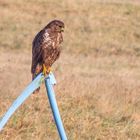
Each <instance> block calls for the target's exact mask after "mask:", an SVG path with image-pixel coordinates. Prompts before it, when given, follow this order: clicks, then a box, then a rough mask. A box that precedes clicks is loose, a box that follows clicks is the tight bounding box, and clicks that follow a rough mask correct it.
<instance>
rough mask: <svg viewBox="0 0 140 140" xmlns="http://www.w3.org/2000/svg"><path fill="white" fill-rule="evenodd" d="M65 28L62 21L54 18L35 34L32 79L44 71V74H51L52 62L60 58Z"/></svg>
mask: <svg viewBox="0 0 140 140" xmlns="http://www.w3.org/2000/svg"><path fill="white" fill-rule="evenodd" d="M63 29H64V23H63V22H62V21H60V20H53V21H51V22H49V23H48V24H47V26H45V27H44V28H43V29H42V30H41V31H40V32H39V33H37V35H36V36H35V38H34V40H33V43H32V66H31V73H32V80H33V79H34V78H35V77H36V76H37V75H38V74H39V73H41V72H42V71H43V74H44V75H47V74H49V72H50V68H51V66H52V64H53V63H54V62H55V61H56V60H57V59H58V58H59V55H60V52H61V48H60V44H61V43H62V42H63V36H62V32H63Z"/></svg>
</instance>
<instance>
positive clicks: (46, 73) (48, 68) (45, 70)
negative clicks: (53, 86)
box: [43, 64, 52, 76]
mask: <svg viewBox="0 0 140 140" xmlns="http://www.w3.org/2000/svg"><path fill="white" fill-rule="evenodd" d="M51 70H52V69H51V67H47V68H46V66H45V65H44V64H43V74H44V76H46V75H48V74H49V73H50V72H51Z"/></svg>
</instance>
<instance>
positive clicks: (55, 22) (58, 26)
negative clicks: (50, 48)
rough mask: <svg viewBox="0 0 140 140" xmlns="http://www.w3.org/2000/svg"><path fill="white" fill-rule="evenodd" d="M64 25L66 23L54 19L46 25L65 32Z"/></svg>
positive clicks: (55, 30)
mask: <svg viewBox="0 0 140 140" xmlns="http://www.w3.org/2000/svg"><path fill="white" fill-rule="evenodd" d="M64 27H65V25H64V23H63V22H62V21H60V20H53V21H51V22H49V23H48V24H47V26H46V28H50V29H51V30H52V31H53V32H64Z"/></svg>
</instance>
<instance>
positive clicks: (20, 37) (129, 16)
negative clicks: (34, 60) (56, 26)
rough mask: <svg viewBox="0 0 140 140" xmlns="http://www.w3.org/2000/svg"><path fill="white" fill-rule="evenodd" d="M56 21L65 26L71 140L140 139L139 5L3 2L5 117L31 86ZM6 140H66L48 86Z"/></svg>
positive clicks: (0, 97) (62, 88) (63, 97)
mask: <svg viewBox="0 0 140 140" xmlns="http://www.w3.org/2000/svg"><path fill="white" fill-rule="evenodd" d="M52 19H60V20H63V21H64V23H65V26H66V28H65V32H64V43H63V50H62V55H61V57H60V59H59V60H58V61H57V62H56V63H55V64H54V67H53V69H54V73H55V75H56V78H57V81H58V84H57V86H56V87H55V91H56V94H57V100H58V105H59V107H60V113H61V116H62V119H63V122H64V126H65V128H66V132H67V135H68V139H69V140H114V139H115V140H128V139H129V140H139V139H140V99H139V93H140V73H139V70H140V63H139V62H140V2H139V0H133V1H132V0H117V1H116V0H104V1H102V0H85V1H82V0H76V1H75V0H71V1H66V0H57V1H56V0H51V1H48V0H30V1H28V0H10V1H9V0H0V116H2V115H3V114H4V113H5V111H6V110H7V109H8V107H9V106H10V105H11V103H12V102H13V101H14V99H15V98H16V97H17V96H18V95H19V94H20V92H21V91H22V90H23V89H24V88H25V86H26V85H27V83H29V82H30V81H31V74H30V65H31V44H32V40H33V38H34V36H35V34H36V33H37V32H38V31H39V30H41V29H42V28H43V27H44V26H45V25H46V24H47V23H48V22H49V21H50V20H52ZM0 139H2V140H16V139H18V140H24V139H26V140H32V139H36V140H46V139H47V140H57V139H59V138H58V134H57V130H56V128H55V124H54V122H53V121H52V115H51V110H50V108H49V104H48V101H47V97H46V96H45V88H44V86H43V85H42V88H41V91H40V94H38V95H33V96H31V97H30V98H29V99H28V100H27V101H26V102H25V103H24V104H23V105H22V106H21V108H20V109H19V110H18V111H17V112H16V113H15V114H14V116H13V117H12V118H11V119H10V121H9V122H8V124H7V125H6V127H5V128H4V131H3V132H2V133H1V135H0Z"/></svg>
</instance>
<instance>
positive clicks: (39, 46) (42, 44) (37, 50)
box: [31, 30, 52, 73]
mask: <svg viewBox="0 0 140 140" xmlns="http://www.w3.org/2000/svg"><path fill="white" fill-rule="evenodd" d="M51 45H52V39H51V38H50V36H49V33H48V31H47V30H41V31H40V32H39V33H38V34H37V35H36V36H35V38H34V40H33V43H32V67H31V72H32V73H34V71H35V68H36V66H37V64H38V63H42V62H43V54H44V49H46V48H48V49H49V48H50V46H51ZM46 50H47V49H46Z"/></svg>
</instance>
